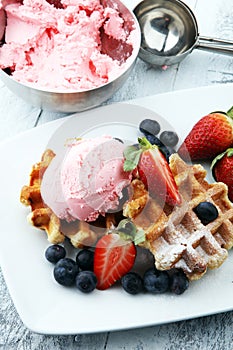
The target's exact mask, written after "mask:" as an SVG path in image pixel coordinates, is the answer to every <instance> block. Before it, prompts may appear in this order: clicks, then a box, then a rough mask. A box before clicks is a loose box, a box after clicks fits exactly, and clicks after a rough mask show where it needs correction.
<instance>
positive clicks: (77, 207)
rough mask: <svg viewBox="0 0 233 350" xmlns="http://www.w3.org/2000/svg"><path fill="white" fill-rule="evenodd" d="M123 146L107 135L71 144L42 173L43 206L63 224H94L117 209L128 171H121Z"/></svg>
mask: <svg viewBox="0 0 233 350" xmlns="http://www.w3.org/2000/svg"><path fill="white" fill-rule="evenodd" d="M123 151H124V145H123V144H122V143H121V142H119V141H118V140H115V139H113V138H111V137H109V136H103V137H98V138H93V139H83V140H79V141H77V142H75V143H74V144H73V145H72V146H71V147H70V148H69V149H68V151H67V152H66V153H65V156H63V157H62V158H59V156H56V157H55V158H54V159H53V160H52V162H51V164H50V166H49V167H48V169H47V170H46V172H45V174H44V176H43V180H42V184H41V195H42V198H43V200H44V202H45V204H46V205H48V206H49V207H50V208H51V209H52V210H53V211H54V213H55V214H56V215H57V216H58V217H59V218H60V219H64V220H66V221H68V222H69V221H73V220H76V219H79V220H85V221H95V220H96V219H97V218H98V216H99V215H105V213H106V212H108V211H114V210H118V206H119V200H120V199H121V198H122V196H123V194H122V191H123V189H124V188H125V187H127V186H128V185H129V184H130V181H131V172H125V171H124V170H123V162H124V157H123Z"/></svg>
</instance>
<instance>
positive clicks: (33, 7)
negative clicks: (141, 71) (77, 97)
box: [0, 0, 135, 91]
mask: <svg viewBox="0 0 233 350" xmlns="http://www.w3.org/2000/svg"><path fill="white" fill-rule="evenodd" d="M56 5H57V6H56ZM58 5H59V6H58ZM0 8H4V10H5V12H6V17H7V20H6V30H5V36H4V38H3V40H2V41H3V45H2V47H1V48H0V68H1V69H5V70H7V72H8V73H10V74H11V75H12V76H13V78H14V79H16V80H17V81H19V82H21V83H24V84H29V85H32V86H33V87H38V88H40V89H45V90H52V91H83V90H88V89H92V88H95V87H98V86H101V85H103V84H105V83H108V82H110V81H111V80H113V79H114V78H116V77H117V76H118V75H119V74H120V72H121V71H122V70H124V67H125V65H127V64H128V63H127V60H128V59H130V56H131V53H132V50H133V45H134V35H135V30H134V29H135V28H131V29H129V28H128V27H127V26H125V25H124V19H123V18H122V17H121V16H120V13H119V11H118V9H117V8H116V9H115V8H110V7H103V6H102V4H101V2H100V0H58V1H56V2H55V1H49V0H47V1H46V0H24V1H22V2H20V1H18V2H17V0H15V1H12V0H9V1H4V0H3V1H0ZM103 33H104V35H105V36H107V37H108V39H109V40H110V41H111V40H117V42H118V43H124V44H126V45H127V48H128V49H127V52H126V57H125V59H124V60H123V62H122V61H120V60H118V59H115V58H114V55H111V53H110V54H109V53H108V52H106V50H105V51H104V50H103V45H102V35H103ZM127 56H128V57H127Z"/></svg>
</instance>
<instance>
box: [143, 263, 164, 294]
mask: <svg viewBox="0 0 233 350" xmlns="http://www.w3.org/2000/svg"><path fill="white" fill-rule="evenodd" d="M143 283H144V287H145V289H146V291H148V292H150V293H154V294H158V293H165V292H166V291H168V289H169V275H168V273H167V272H166V271H158V270H156V269H149V270H147V271H146V272H145V274H144V277H143Z"/></svg>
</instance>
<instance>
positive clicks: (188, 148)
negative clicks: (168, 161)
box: [178, 107, 233, 160]
mask: <svg viewBox="0 0 233 350" xmlns="http://www.w3.org/2000/svg"><path fill="white" fill-rule="evenodd" d="M232 118H233V107H232V108H231V109H230V110H229V111H228V112H227V113H224V112H213V113H210V114H208V115H206V116H204V117H202V118H201V119H200V120H199V121H198V122H197V123H196V124H195V125H194V127H193V128H192V130H191V131H190V133H189V134H188V135H187V136H186V138H185V140H184V142H183V143H182V144H181V146H180V148H179V150H178V153H179V155H180V156H181V157H182V158H183V159H185V160H190V159H191V160H206V159H213V158H214V157H215V156H217V155H218V154H220V153H221V152H223V151H225V150H226V149H227V148H229V147H231V146H232V145H233V121H232Z"/></svg>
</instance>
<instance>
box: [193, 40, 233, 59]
mask: <svg viewBox="0 0 233 350" xmlns="http://www.w3.org/2000/svg"><path fill="white" fill-rule="evenodd" d="M196 48H197V49H200V50H206V51H211V52H216V53H220V54H225V55H232V54H233V41H232V40H222V39H218V38H209V37H206V36H199V37H198V39H197V43H196Z"/></svg>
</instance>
